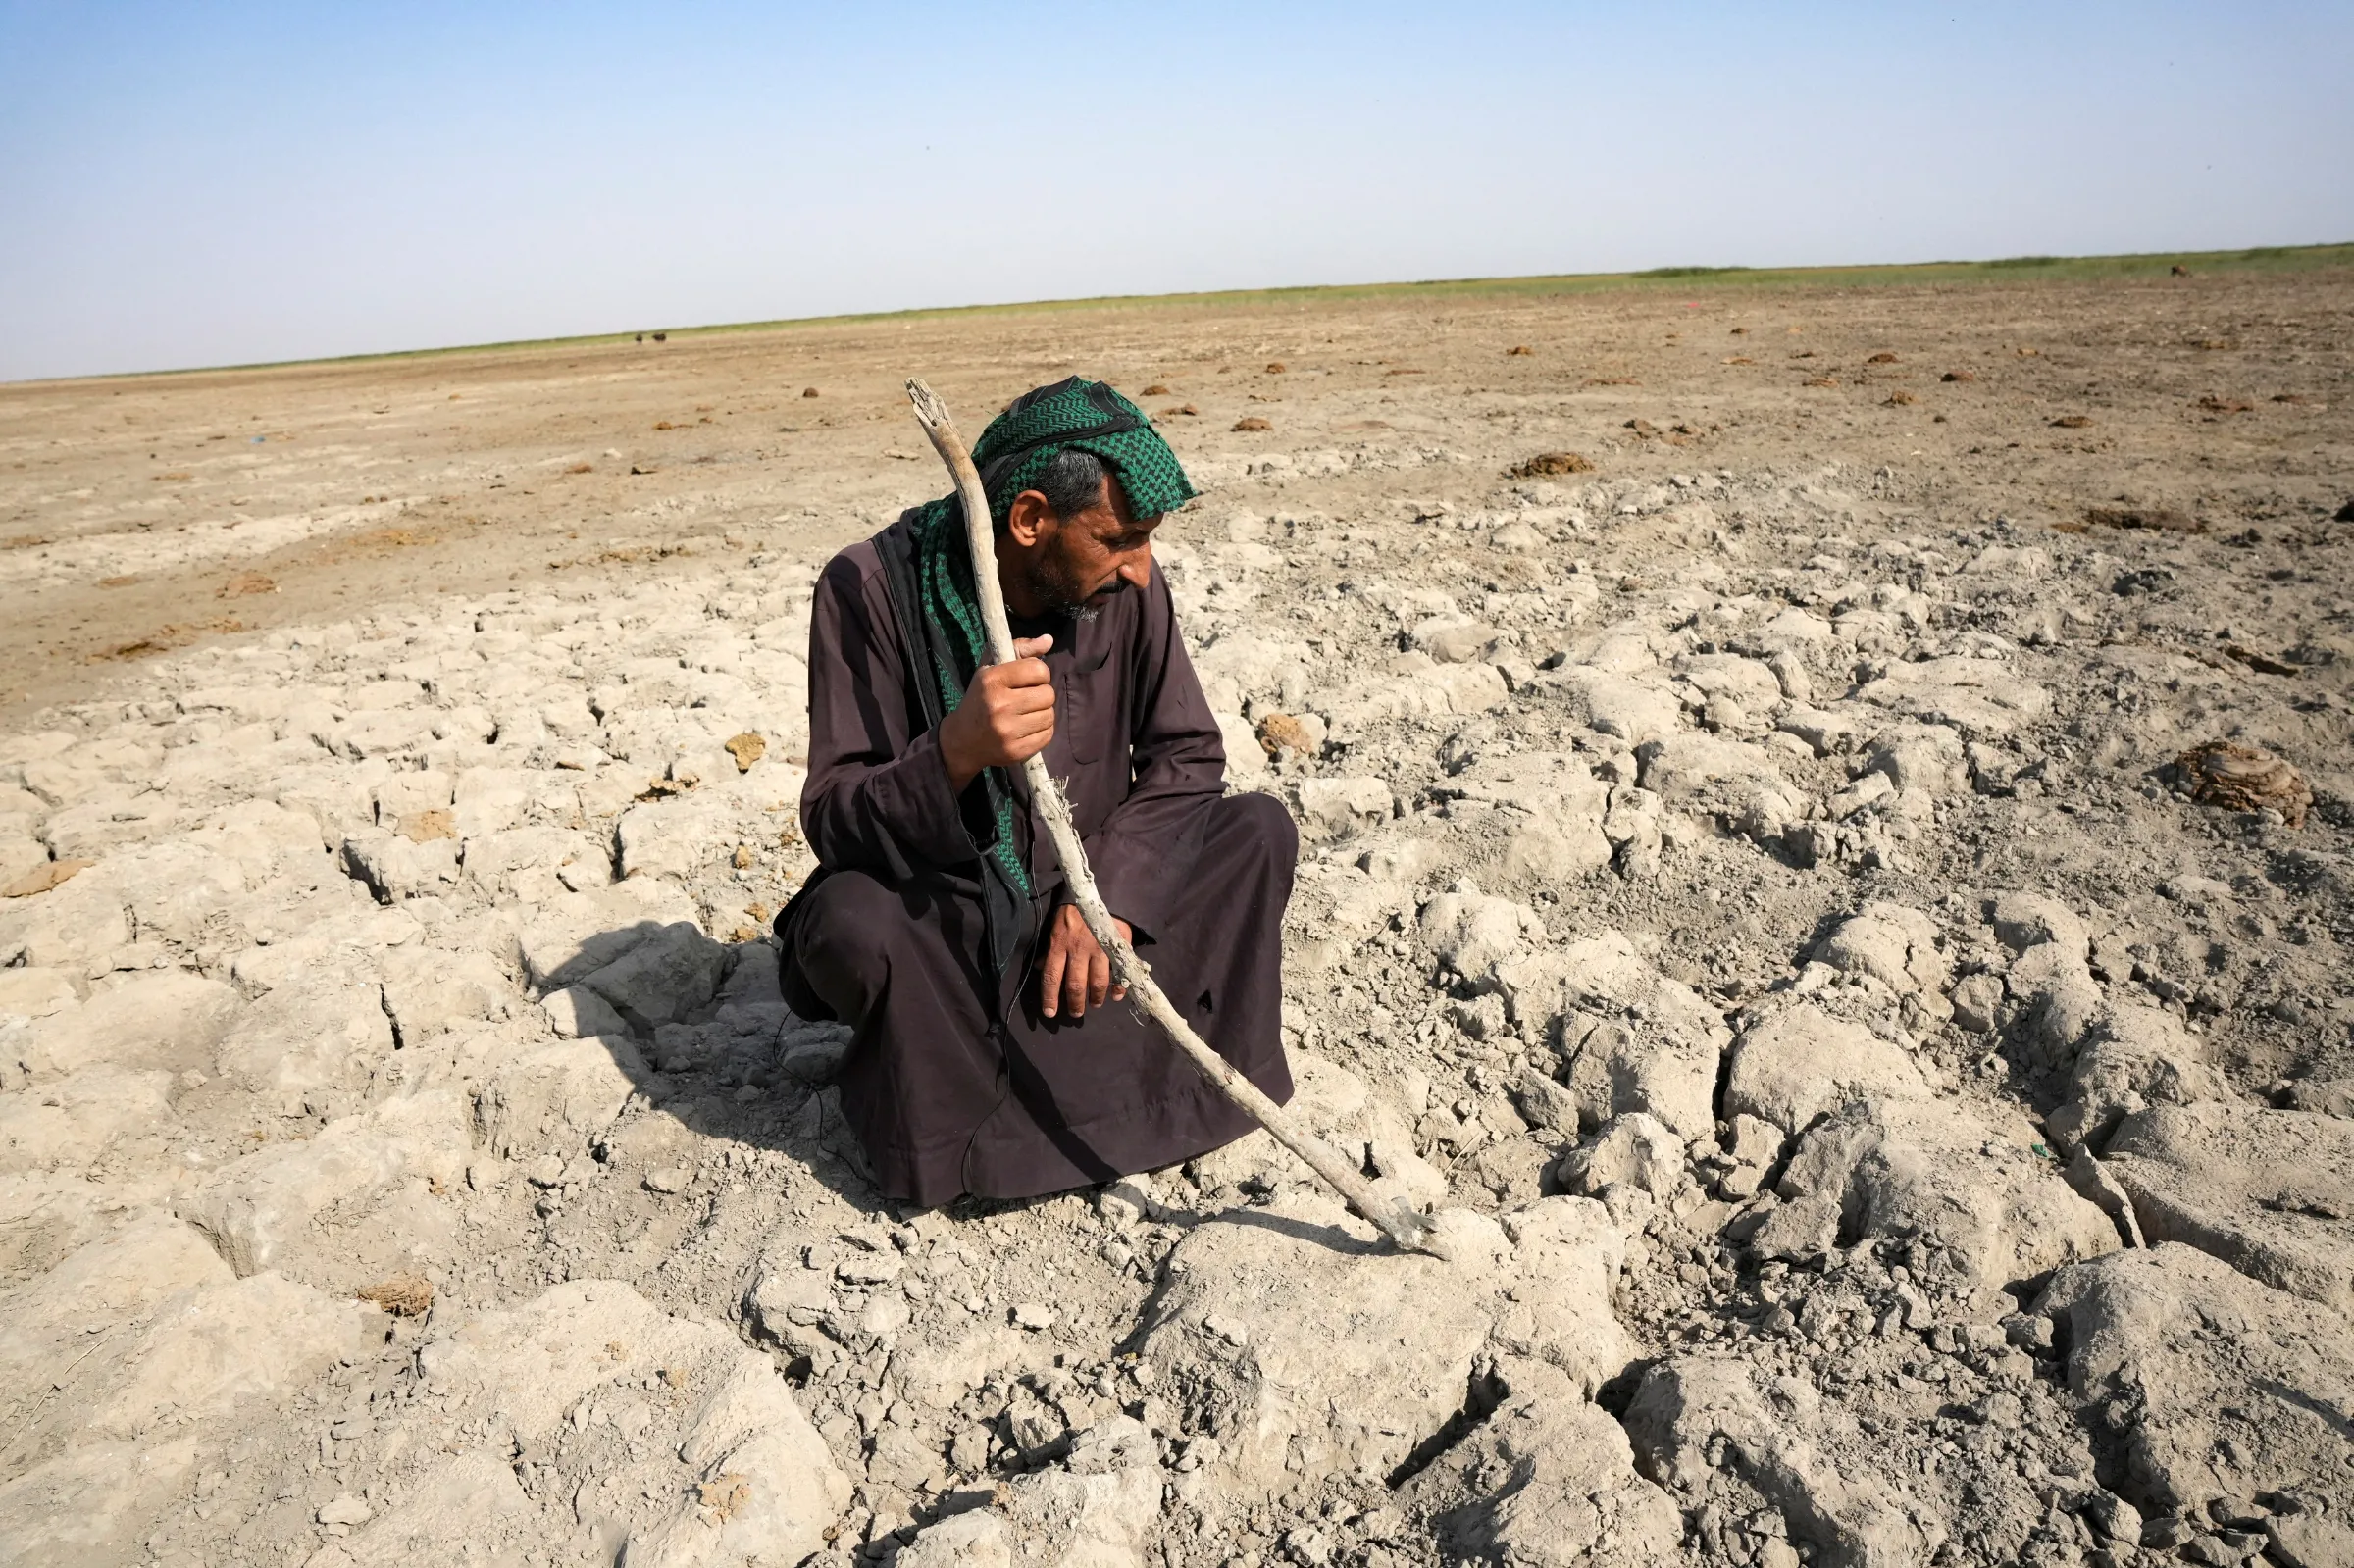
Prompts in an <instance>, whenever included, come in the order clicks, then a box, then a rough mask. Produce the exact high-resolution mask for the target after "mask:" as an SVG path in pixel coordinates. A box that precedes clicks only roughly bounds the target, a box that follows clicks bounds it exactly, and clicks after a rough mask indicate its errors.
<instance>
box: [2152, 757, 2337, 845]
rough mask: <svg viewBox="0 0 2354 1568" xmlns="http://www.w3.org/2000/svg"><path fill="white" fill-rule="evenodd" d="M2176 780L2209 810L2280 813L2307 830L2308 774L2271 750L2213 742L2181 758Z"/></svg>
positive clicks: (2310, 795) (2177, 760) (2310, 804)
mask: <svg viewBox="0 0 2354 1568" xmlns="http://www.w3.org/2000/svg"><path fill="white" fill-rule="evenodd" d="M2175 781H2176V782H2177V783H2178V784H2181V786H2182V787H2183V788H2184V789H2186V790H2188V791H2189V794H2190V798H2191V799H2193V800H2195V801H2197V802H2199V804H2201V805H2203V806H2217V807H2220V808H2222V809H2223V810H2225V811H2268V810H2269V811H2277V812H2278V813H2280V820H2281V821H2283V822H2285V823H2287V824H2288V825H2289V826H2290V827H2291V828H2302V827H2303V826H2305V813H2306V812H2308V811H2310V810H2311V809H2312V808H2313V789H2312V786H2311V785H2309V784H2306V783H2305V777H2304V775H2302V774H2300V773H2298V772H2297V770H2296V769H2294V768H2292V767H2290V766H2289V765H2288V764H2287V763H2285V762H2283V761H2281V760H2280V759H2279V758H2278V757H2276V756H2274V755H2273V754H2272V753H2270V752H2268V751H2259V750H2257V749H2256V748H2255V747H2254V746H2243V745H2238V744H2235V743H2234V742H2232V741H2229V740H2210V741H2208V742H2207V743H2206V744H2205V745H2203V746H2193V747H2192V748H2191V749H2190V750H2188V751H2185V752H2183V753H2182V755H2180V756H2179V757H2176V758H2175Z"/></svg>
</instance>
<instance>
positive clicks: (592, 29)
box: [0, 0, 2354, 379]
mask: <svg viewBox="0 0 2354 1568" xmlns="http://www.w3.org/2000/svg"><path fill="white" fill-rule="evenodd" d="M2349 82H2354V6H2349V5H2346V4H2344V3H2343V0H2340V3H2337V4H2321V3H2309V4H2267V3H2262V0H2234V3H2215V4H2206V5H2181V4H2168V3H2164V0H2150V3H2143V4H2083V5H2073V6H2070V5H2057V4H2049V3H2045V4H2019V5H2013V4H1984V3H1979V4H1972V5H1970V6H1968V7H1962V6H1957V5H1947V6H1939V7H1929V6H1919V5H1907V4H1900V3H1883V4H1876V5H1833V4H1819V5H1805V6H1801V5H1768V4H1751V5H1737V4H1723V5H1719V4H1707V3H1692V4H1686V5H1681V6H1673V7H1670V6H1663V5H1637V4H1630V3H1628V0H1611V3H1608V4H1558V5H1551V6H1540V5H1516V4H1505V3H1478V0H1446V3H1438V4H1434V3H1431V0H1421V3H1418V4H1411V5H1391V4H1385V3H1378V0H1360V3H1357V4H1352V5H1309V4H1301V5H1286V4H1281V3H1261V4H1256V5H1233V6H1225V5H1196V4H1186V3H1181V0H1163V3H1159V4H1154V5H1151V6H1149V7H1147V6H1111V5H1085V4H1068V3H1066V4H1063V5H1059V6H1030V5H1023V4H1011V3H1007V0H977V3H974V4H971V5H967V6H959V7H947V6H941V5H914V4H905V5H895V4H881V3H878V4H866V5H855V4H853V5H844V4H835V5H830V6H824V7H817V6H801V5H793V4H775V5H767V6H754V5H745V6H727V5H704V6H690V5H635V6H620V5H600V4H587V3H584V4H578V5H570V6H557V5H511V4H509V5H501V4H493V3H489V0H484V3H478V4H467V5H442V4H432V3H425V4H408V5H402V6H398V7H390V6H374V5H365V4H358V3H348V4H347V3H338V0H326V3H315V4H312V5H309V6H303V7H283V8H280V7H270V6H258V5H230V4H221V5H208V4H201V3H194V0H182V3H179V4H171V5H162V4H135V3H122V4H95V3H67V0H55V3H30V0H0V379H23V378H27V377H38V376H56V375H71V374H76V373H82V372H97V371H114V370H131V369H148V368H163V367H173V366H187V365H203V364H221V363H232V362H244V361H254V360H266V359H283V358H292V357H297V356H309V355H325V354H344V353H357V352H365V351H370V350H378V349H397V348H413V347H424V346H430V345H438V344H449V343H464V342H478V341H485V340H495V339H501V338H517V337H537V336H549V335H556V334H564V333H576V332H594V331H607V330H620V329H637V328H640V327H654V326H681V325H689V324H695V323H706V322H726V321H743V320H757V319H763V318H770V317H782V316H808V315H819V314H829V313H834V312H842V311H863V310H884V309H894V308H898V307H903V306H920V305H950V304H967V303H978V302H986V301H1003V300H1023V299H1042V298H1057V297H1067V296H1072V295H1087V294H1105V293H1143V292H1160V291H1164V290H1171V289H1198V288H1227V287H1249V286H1255V285H1264V284H1281V283H1326V282H1348V281H1363V280H1374V279H1395V278H1460V277H1473V276H1486V275H1501V274H1525V273H1544V272H1587V271H1598V270H1614V269H1621V268H1640V267H1653V266H1663V265H1679V264H1693V263H1717V264H1743V265H1751V266H1767V265H1797V264H1810V263H1835V262H1866V261H1917V260H1926V259H1935V258H1947V257H1991V256H2004V255H2017V254H2021V253H2042V252H2050V253H2084V252H2106V251H2124V250H2158V249H2175V248H2226V247H2236V246H2243V245H2256V244H2288V243H2304V242H2315V241H2326V240H2343V239H2354V92H2349V90H2348V83H2349Z"/></svg>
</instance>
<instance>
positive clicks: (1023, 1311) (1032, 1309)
mask: <svg viewBox="0 0 2354 1568" xmlns="http://www.w3.org/2000/svg"><path fill="white" fill-rule="evenodd" d="M1013 1326H1014V1327H1015V1328H1017V1329H1028V1330H1029V1331H1030V1332H1031V1333H1033V1334H1037V1333H1041V1332H1043V1331H1045V1330H1047V1329H1050V1328H1052V1327H1054V1309H1053V1308H1052V1307H1050V1306H1048V1305H1046V1304H1045V1303H1043V1302H1039V1301H1022V1302H1018V1303H1016V1304H1015V1306H1014V1309H1013Z"/></svg>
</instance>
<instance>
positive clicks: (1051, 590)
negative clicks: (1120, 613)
mask: <svg viewBox="0 0 2354 1568" xmlns="http://www.w3.org/2000/svg"><path fill="white" fill-rule="evenodd" d="M1028 577H1029V582H1027V583H1026V584H1025V586H1026V587H1028V588H1029V590H1030V597H1031V598H1032V599H1034V600H1036V601H1037V602H1038V603H1039V604H1041V605H1044V606H1045V607H1046V613H1047V614H1048V615H1050V616H1063V617H1067V618H1069V619H1070V620H1073V621H1077V622H1080V623H1082V624H1085V623H1087V622H1089V621H1093V620H1094V619H1095V618H1096V617H1097V616H1099V615H1101V614H1102V613H1103V606H1102V604H1101V603H1100V600H1102V599H1106V598H1109V597H1110V596H1111V595H1112V594H1114V593H1118V592H1120V591H1121V590H1122V589H1124V588H1126V587H1127V586H1128V581H1127V579H1125V578H1121V577H1117V576H1115V577H1114V578H1112V580H1111V581H1110V582H1106V583H1104V584H1103V586H1101V587H1100V588H1098V589H1096V590H1095V592H1094V593H1092V594H1091V593H1090V592H1089V591H1088V587H1087V583H1086V581H1085V580H1084V579H1082V578H1081V577H1080V576H1079V574H1078V572H1077V571H1076V570H1074V569H1073V567H1072V565H1071V562H1070V559H1069V558H1068V557H1067V556H1065V555H1064V554H1063V553H1062V552H1061V551H1060V550H1057V549H1053V548H1051V547H1049V548H1048V549H1046V550H1043V551H1041V552H1040V554H1039V557H1038V559H1037V560H1036V561H1035V562H1033V563H1032V564H1031V567H1030V570H1029V573H1028Z"/></svg>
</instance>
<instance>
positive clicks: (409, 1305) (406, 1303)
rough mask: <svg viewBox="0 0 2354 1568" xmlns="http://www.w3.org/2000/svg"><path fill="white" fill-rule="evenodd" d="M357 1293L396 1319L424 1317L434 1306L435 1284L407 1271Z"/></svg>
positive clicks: (422, 1276)
mask: <svg viewBox="0 0 2354 1568" xmlns="http://www.w3.org/2000/svg"><path fill="white" fill-rule="evenodd" d="M355 1293H356V1294H357V1295H358V1296H359V1298H360V1299H361V1300H363V1301H373V1302H375V1303H376V1304H377V1305H378V1306H380V1307H382V1308H384V1311H385V1312H386V1313H388V1314H390V1315H391V1316H393V1317H396V1318H421V1317H424V1316H425V1315H426V1313H428V1312H430V1311H432V1310H433V1305H434V1282H433V1281H431V1280H429V1279H427V1278H426V1277H425V1276H424V1275H422V1274H418V1273H415V1272H412V1271H410V1270H405V1269H404V1270H402V1271H401V1272H400V1273H398V1274H395V1275H393V1276H391V1277H390V1278H388V1279H385V1280H381V1281H379V1282H378V1283H377V1284H375V1285H371V1286H369V1287H368V1288H367V1289H366V1290H360V1291H357V1292H355Z"/></svg>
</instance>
